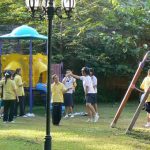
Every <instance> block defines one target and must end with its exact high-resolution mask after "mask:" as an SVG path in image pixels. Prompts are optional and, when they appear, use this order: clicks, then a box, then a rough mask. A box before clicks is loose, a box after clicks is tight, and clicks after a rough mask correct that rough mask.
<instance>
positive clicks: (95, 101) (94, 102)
mask: <svg viewBox="0 0 150 150" xmlns="http://www.w3.org/2000/svg"><path fill="white" fill-rule="evenodd" d="M94 95H95V96H94V100H93V103H92V104H96V103H97V93H95V94H94Z"/></svg>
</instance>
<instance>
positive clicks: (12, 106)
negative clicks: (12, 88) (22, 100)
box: [8, 100, 15, 122]
mask: <svg viewBox="0 0 150 150" xmlns="http://www.w3.org/2000/svg"><path fill="white" fill-rule="evenodd" d="M9 103H10V110H9V119H8V121H9V122H11V121H13V119H14V114H13V113H14V103H15V100H10V102H9Z"/></svg>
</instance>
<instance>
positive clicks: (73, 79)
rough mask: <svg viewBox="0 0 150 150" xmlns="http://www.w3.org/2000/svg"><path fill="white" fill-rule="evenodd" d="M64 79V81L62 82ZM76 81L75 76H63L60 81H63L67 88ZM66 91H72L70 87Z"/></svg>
mask: <svg viewBox="0 0 150 150" xmlns="http://www.w3.org/2000/svg"><path fill="white" fill-rule="evenodd" d="M64 81H65V82H64ZM75 81H76V79H75V78H73V77H64V78H63V80H62V82H63V83H64V85H65V87H66V88H67V89H68V88H72V87H73V83H74V82H75ZM66 93H71V94H72V93H73V89H70V90H69V91H67V92H66Z"/></svg>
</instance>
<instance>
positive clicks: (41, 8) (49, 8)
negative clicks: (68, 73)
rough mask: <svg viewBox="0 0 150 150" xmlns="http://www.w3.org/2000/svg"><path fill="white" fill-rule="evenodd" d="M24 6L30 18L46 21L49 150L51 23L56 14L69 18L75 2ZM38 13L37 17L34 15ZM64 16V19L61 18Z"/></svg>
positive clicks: (32, 0) (50, 0)
mask: <svg viewBox="0 0 150 150" xmlns="http://www.w3.org/2000/svg"><path fill="white" fill-rule="evenodd" d="M25 3H26V6H27V8H28V9H29V11H31V12H32V17H33V18H36V17H40V18H41V17H44V16H47V19H48V67H47V68H48V71H47V98H46V136H45V144H44V150H51V140H52V137H51V135H50V102H51V56H52V42H51V41H52V40H51V39H52V21H53V16H54V15H55V14H56V15H57V16H58V17H59V18H62V19H63V18H70V17H71V12H72V10H73V8H74V7H75V0H61V5H62V6H61V7H54V0H25ZM36 11H38V14H39V16H37V15H36V14H35V13H36ZM63 14H65V15H66V17H64V16H63Z"/></svg>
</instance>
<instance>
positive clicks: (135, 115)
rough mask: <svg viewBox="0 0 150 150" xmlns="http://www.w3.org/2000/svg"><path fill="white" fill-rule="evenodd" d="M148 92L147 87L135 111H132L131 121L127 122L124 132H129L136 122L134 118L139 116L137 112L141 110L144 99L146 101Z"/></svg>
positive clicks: (149, 91) (149, 89)
mask: <svg viewBox="0 0 150 150" xmlns="http://www.w3.org/2000/svg"><path fill="white" fill-rule="evenodd" d="M149 93H150V87H149V88H148V89H147V91H146V93H145V95H144V97H143V98H142V101H141V102H140V104H139V106H138V108H137V109H136V111H135V113H134V115H133V118H132V120H131V122H130V124H129V126H128V128H127V130H126V132H125V133H126V134H127V133H129V132H130V131H131V130H132V128H133V126H134V125H135V122H136V120H137V119H138V117H139V114H140V112H141V110H142V107H143V105H144V103H145V101H146V100H147V98H148V95H149Z"/></svg>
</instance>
